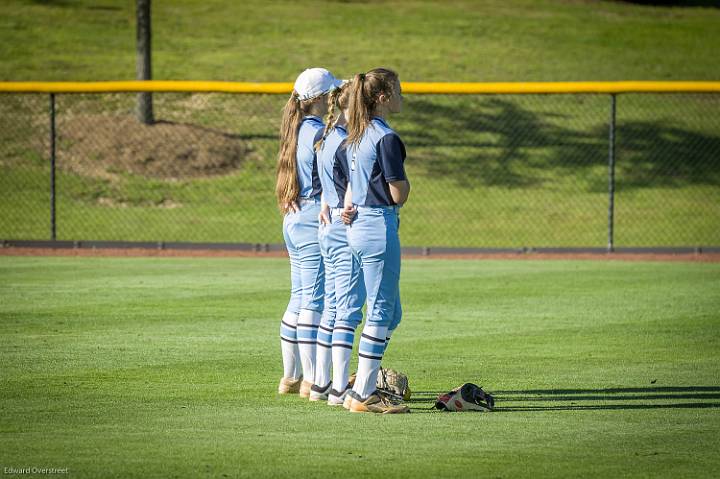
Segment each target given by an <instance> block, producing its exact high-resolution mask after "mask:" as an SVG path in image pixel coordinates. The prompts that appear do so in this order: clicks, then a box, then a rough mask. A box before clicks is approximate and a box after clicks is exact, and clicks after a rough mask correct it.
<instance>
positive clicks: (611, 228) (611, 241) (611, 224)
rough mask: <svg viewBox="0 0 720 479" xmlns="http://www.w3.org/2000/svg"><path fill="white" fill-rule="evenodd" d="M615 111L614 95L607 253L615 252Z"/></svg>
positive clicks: (611, 127)
mask: <svg viewBox="0 0 720 479" xmlns="http://www.w3.org/2000/svg"><path fill="white" fill-rule="evenodd" d="M615 111H616V95H615V94H614V93H613V94H611V95H610V138H609V145H608V146H609V148H608V150H609V153H608V245H607V250H608V253H612V252H613V251H614V250H615V116H616V115H615Z"/></svg>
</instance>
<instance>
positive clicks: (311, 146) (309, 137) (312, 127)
mask: <svg viewBox="0 0 720 479" xmlns="http://www.w3.org/2000/svg"><path fill="white" fill-rule="evenodd" d="M324 128H325V125H323V122H322V120H321V119H320V118H318V117H316V116H306V117H305V118H303V121H302V123H301V124H300V131H299V132H298V145H297V177H298V183H299V184H300V197H301V198H313V197H315V196H317V195H319V194H320V191H321V186H320V178H319V177H318V167H317V158H316V155H315V143H316V142H317V141H318V140H320V138H322V134H323V130H324Z"/></svg>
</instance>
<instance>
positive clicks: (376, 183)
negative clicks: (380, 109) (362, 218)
mask: <svg viewBox="0 0 720 479" xmlns="http://www.w3.org/2000/svg"><path fill="white" fill-rule="evenodd" d="M347 161H348V163H349V165H348V166H349V169H350V186H351V187H352V202H353V204H355V205H357V206H392V205H394V204H395V202H394V201H393V199H392V196H391V195H390V190H389V188H388V183H391V182H393V181H401V180H405V179H407V177H406V176H405V167H404V162H405V145H403V142H402V141H401V140H400V137H399V136H398V135H397V133H395V131H393V129H392V128H390V127H389V126H388V124H387V123H385V120H383V119H382V118H378V117H375V118H373V119H372V121H370V124H369V125H368V127H367V129H366V130H365V133H364V134H363V136H362V138H361V140H360V142H359V143H357V144H354V145H351V146H349V147H348V149H347Z"/></svg>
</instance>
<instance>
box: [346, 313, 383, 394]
mask: <svg viewBox="0 0 720 479" xmlns="http://www.w3.org/2000/svg"><path fill="white" fill-rule="evenodd" d="M387 331H388V328H387V326H374V325H370V324H366V325H365V327H364V328H363V332H362V336H360V347H359V348H358V371H357V378H356V379H355V385H354V386H353V391H355V393H356V394H357V395H359V396H360V397H361V398H363V399H365V398H366V397H368V396H369V395H370V394H372V393H373V391H375V383H376V381H377V375H378V370H379V369H380V361H382V356H383V352H384V351H385V338H386V337H387Z"/></svg>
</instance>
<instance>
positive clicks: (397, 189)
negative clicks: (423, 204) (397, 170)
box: [388, 180, 410, 205]
mask: <svg viewBox="0 0 720 479" xmlns="http://www.w3.org/2000/svg"><path fill="white" fill-rule="evenodd" d="M388 187H389V190H390V196H392V199H393V201H394V202H395V204H396V205H402V204H403V203H405V202H406V201H407V199H408V196H409V195H410V182H409V181H408V180H402V181H393V182H391V183H388Z"/></svg>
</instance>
